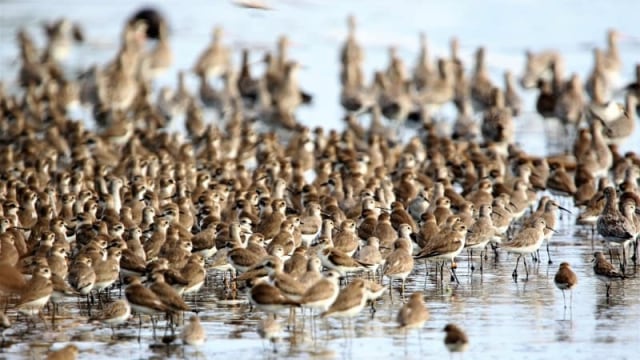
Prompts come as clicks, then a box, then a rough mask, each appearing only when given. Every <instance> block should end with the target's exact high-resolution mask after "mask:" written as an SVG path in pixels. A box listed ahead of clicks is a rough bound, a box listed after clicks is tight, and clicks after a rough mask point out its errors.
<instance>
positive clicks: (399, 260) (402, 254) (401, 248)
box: [382, 239, 414, 297]
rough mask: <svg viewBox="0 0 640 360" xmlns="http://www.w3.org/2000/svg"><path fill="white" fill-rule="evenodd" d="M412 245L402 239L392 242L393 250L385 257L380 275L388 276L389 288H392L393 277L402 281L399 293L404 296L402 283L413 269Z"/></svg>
mask: <svg viewBox="0 0 640 360" xmlns="http://www.w3.org/2000/svg"><path fill="white" fill-rule="evenodd" d="M411 251H412V247H411V244H410V243H407V242H406V241H405V240H404V239H398V240H396V242H395V243H394V250H393V252H392V253H391V254H389V256H387V258H386V259H385V263H384V267H383V269H382V275H383V276H386V277H388V278H389V288H390V289H392V283H393V279H400V280H401V281H402V287H401V294H402V297H404V284H405V281H406V279H407V277H408V276H409V274H411V272H412V271H413V263H414V261H413V256H411ZM392 294H393V293H392Z"/></svg>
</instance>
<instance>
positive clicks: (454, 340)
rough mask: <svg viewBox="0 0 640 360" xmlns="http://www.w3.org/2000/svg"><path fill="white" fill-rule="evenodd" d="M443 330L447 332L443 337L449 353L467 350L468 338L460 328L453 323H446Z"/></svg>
mask: <svg viewBox="0 0 640 360" xmlns="http://www.w3.org/2000/svg"><path fill="white" fill-rule="evenodd" d="M443 331H444V332H446V333H447V335H446V336H445V338H444V346H446V347H447V350H449V352H450V353H454V352H465V351H467V348H468V347H469V339H468V338H467V334H465V333H464V331H462V329H460V328H459V327H458V326H456V325H454V324H447V325H446V326H445V327H444V329H443Z"/></svg>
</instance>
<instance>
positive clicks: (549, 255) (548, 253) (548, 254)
mask: <svg viewBox="0 0 640 360" xmlns="http://www.w3.org/2000/svg"><path fill="white" fill-rule="evenodd" d="M549 242H550V240H547V257H548V258H549V264H553V261H551V253H550V252H549Z"/></svg>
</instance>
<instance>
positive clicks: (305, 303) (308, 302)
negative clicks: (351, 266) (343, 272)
mask: <svg viewBox="0 0 640 360" xmlns="http://www.w3.org/2000/svg"><path fill="white" fill-rule="evenodd" d="M339 280H340V274H339V273H338V272H337V271H334V270H331V271H329V272H328V273H327V275H326V276H325V277H323V278H322V279H320V280H318V281H317V282H316V283H315V284H314V285H312V286H311V287H310V288H308V289H307V290H306V291H305V293H304V295H302V297H301V298H300V306H302V308H309V309H318V310H320V311H327V310H328V309H329V307H330V306H331V304H333V302H334V301H335V300H336V298H337V297H338V293H339V292H340V286H339V285H338V281H339Z"/></svg>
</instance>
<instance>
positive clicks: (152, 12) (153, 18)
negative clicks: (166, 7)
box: [129, 7, 166, 39]
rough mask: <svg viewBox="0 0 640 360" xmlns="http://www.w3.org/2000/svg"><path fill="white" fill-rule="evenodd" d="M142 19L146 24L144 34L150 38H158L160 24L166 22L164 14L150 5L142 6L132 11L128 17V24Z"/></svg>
mask: <svg viewBox="0 0 640 360" xmlns="http://www.w3.org/2000/svg"><path fill="white" fill-rule="evenodd" d="M139 20H142V21H143V22H144V23H145V24H146V28H147V30H146V35H147V37H148V38H150V39H158V37H159V36H160V24H161V23H166V20H165V18H164V16H163V15H162V14H161V13H160V11H158V10H157V9H154V8H152V7H143V8H141V9H139V10H138V11H136V12H135V13H133V15H131V17H130V18H129V24H134V23H135V22H136V21H139Z"/></svg>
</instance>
